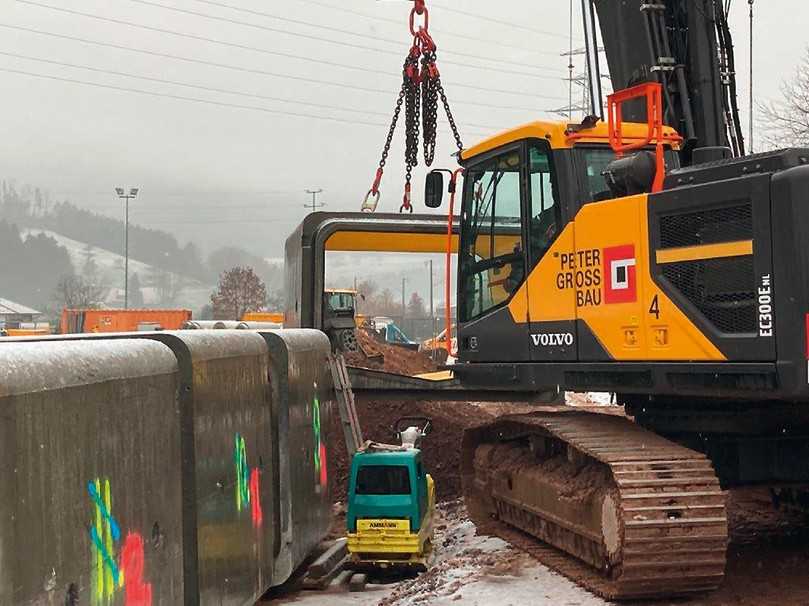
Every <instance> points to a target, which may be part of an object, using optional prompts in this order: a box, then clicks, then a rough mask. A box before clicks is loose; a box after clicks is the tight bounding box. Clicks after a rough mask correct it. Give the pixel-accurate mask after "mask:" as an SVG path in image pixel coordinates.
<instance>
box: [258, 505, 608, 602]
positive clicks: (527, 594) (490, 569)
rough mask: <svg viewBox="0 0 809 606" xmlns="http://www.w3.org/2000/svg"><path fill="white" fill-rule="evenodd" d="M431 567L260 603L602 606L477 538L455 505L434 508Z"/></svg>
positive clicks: (503, 547)
mask: <svg viewBox="0 0 809 606" xmlns="http://www.w3.org/2000/svg"><path fill="white" fill-rule="evenodd" d="M438 515H439V519H438V522H437V527H436V542H435V545H436V550H435V551H436V552H435V562H434V564H433V565H432V567H431V568H430V570H429V571H428V572H426V573H424V574H422V575H420V576H419V577H418V578H416V579H413V580H403V581H399V582H395V583H389V584H369V585H368V587H367V589H366V590H365V591H364V592H362V593H351V592H349V591H348V588H347V587H345V586H339V587H331V588H329V590H328V591H325V592H291V593H287V594H285V595H280V596H277V597H274V598H269V599H268V600H267V601H265V602H263V604H264V605H265V606H267V605H280V604H296V605H299V606H323V605H324V604H328V606H422V605H423V606H449V605H452V606H455V605H461V606H489V605H492V604H497V606H527V605H531V606H535V605H536V606H597V605H603V604H606V602H604V601H603V600H601V599H599V598H596V597H595V596H593V595H591V594H590V593H588V592H586V591H584V590H582V589H580V588H579V587H577V586H576V585H574V584H573V583H571V582H570V581H568V580H567V579H565V578H564V577H562V576H560V575H558V574H556V573H554V572H552V571H550V570H549V569H548V568H546V567H545V566H542V565H541V564H539V563H538V562H536V561H535V560H533V559H532V558H531V557H529V556H527V555H526V554H524V553H522V552H520V551H517V550H516V549H514V548H512V547H511V546H510V545H508V544H507V543H505V542H504V541H501V540H500V539H497V538H493V537H480V536H476V534H475V527H474V525H473V524H472V522H470V521H469V519H468V518H467V517H466V511H465V510H464V508H463V505H462V504H461V503H460V501H450V502H447V503H442V504H440V505H439V506H438Z"/></svg>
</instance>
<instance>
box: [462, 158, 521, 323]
mask: <svg viewBox="0 0 809 606" xmlns="http://www.w3.org/2000/svg"><path fill="white" fill-rule="evenodd" d="M522 155H523V154H522V151H521V147H520V146H515V147H513V148H511V149H509V150H507V151H505V152H502V153H500V154H498V155H496V156H494V157H491V158H489V159H488V160H483V161H481V162H480V163H478V164H476V165H472V166H470V167H468V168H467V171H466V175H465V179H464V202H463V209H462V217H461V221H462V223H463V225H462V228H461V232H462V236H461V237H462V243H461V255H460V271H461V276H460V287H461V289H462V296H461V298H462V301H463V303H462V305H461V309H460V312H459V313H460V316H461V317H460V320H461V321H462V322H467V321H469V320H471V319H473V318H477V317H479V316H481V315H483V314H485V313H487V312H488V311H490V310H492V309H494V308H495V307H498V306H500V305H501V304H504V303H505V302H506V301H508V300H509V299H510V298H511V295H512V294H513V293H514V291H516V290H517V287H518V286H519V285H520V284H521V283H522V282H523V280H524V279H525V273H526V272H525V255H524V253H523V245H522V226H521V217H522V193H521V181H522V179H521V175H522V170H521V167H522V161H521V159H522Z"/></svg>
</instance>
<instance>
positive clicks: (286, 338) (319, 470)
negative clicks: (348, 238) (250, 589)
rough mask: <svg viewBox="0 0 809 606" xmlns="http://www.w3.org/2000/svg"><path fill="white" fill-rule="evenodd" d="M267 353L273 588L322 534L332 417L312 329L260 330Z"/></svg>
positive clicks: (322, 356) (327, 379)
mask: <svg viewBox="0 0 809 606" xmlns="http://www.w3.org/2000/svg"><path fill="white" fill-rule="evenodd" d="M259 334H261V336H262V337H264V339H265V340H266V341H267V345H268V347H269V351H270V384H271V388H272V403H273V415H274V418H275V429H276V431H277V433H276V434H275V435H276V436H277V441H276V444H277V445H278V448H277V450H276V451H275V453H274V462H277V464H274V465H273V467H274V469H277V473H278V478H277V479H276V481H277V483H278V485H279V486H282V487H284V488H285V490H282V491H279V494H278V497H279V503H278V509H277V516H276V519H275V520H274V525H275V528H276V531H275V532H276V536H278V537H279V538H280V542H278V543H277V544H276V559H275V567H274V574H273V585H279V584H281V583H283V582H284V581H285V580H287V579H288V578H289V577H290V576H291V575H292V573H293V571H294V570H295V569H296V568H297V567H298V566H300V564H302V563H303V561H304V560H305V559H306V557H307V556H308V555H309V554H310V553H312V551H313V550H314V549H315V548H316V547H317V545H318V544H319V543H320V541H322V540H323V538H324V537H325V536H326V535H327V534H328V531H329V525H330V522H331V497H330V494H329V472H330V466H329V463H330V453H329V452H328V448H327V444H328V443H329V440H328V437H329V431H330V428H331V415H332V414H337V411H336V405H335V403H334V399H333V398H334V388H333V386H332V380H331V373H330V371H329V367H328V363H327V356H328V354H329V353H330V351H331V345H330V343H329V339H328V337H326V335H325V334H323V333H322V332H320V331H318V330H305V329H304V330H301V329H297V330H277V331H261V332H260V333H259Z"/></svg>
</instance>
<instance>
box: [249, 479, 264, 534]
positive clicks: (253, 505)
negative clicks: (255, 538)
mask: <svg viewBox="0 0 809 606" xmlns="http://www.w3.org/2000/svg"><path fill="white" fill-rule="evenodd" d="M250 512H251V517H252V518H253V526H255V527H256V528H258V527H260V526H261V524H262V523H263V522H264V512H262V511H261V472H260V471H259V470H258V468H257V467H254V468H253V471H251V472H250Z"/></svg>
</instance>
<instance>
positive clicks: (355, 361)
mask: <svg viewBox="0 0 809 606" xmlns="http://www.w3.org/2000/svg"><path fill="white" fill-rule="evenodd" d="M357 340H358V341H359V344H360V351H358V352H354V353H352V352H348V353H347V354H346V356H345V358H346V363H347V364H348V365H349V366H357V367H359V368H368V369H370V370H384V371H385V372H393V373H396V374H400V375H417V374H422V373H425V372H433V371H436V370H438V367H437V366H436V365H435V363H434V362H433V361H432V360H431V359H430V357H429V356H428V355H426V354H424V353H421V352H418V351H413V350H412V349H405V348H404V347H399V346H398V345H390V344H388V343H383V342H382V341H379V340H378V339H376V338H375V337H374V336H373V335H372V334H371V333H370V332H369V331H368V330H365V329H361V330H358V331H357Z"/></svg>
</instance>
